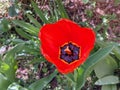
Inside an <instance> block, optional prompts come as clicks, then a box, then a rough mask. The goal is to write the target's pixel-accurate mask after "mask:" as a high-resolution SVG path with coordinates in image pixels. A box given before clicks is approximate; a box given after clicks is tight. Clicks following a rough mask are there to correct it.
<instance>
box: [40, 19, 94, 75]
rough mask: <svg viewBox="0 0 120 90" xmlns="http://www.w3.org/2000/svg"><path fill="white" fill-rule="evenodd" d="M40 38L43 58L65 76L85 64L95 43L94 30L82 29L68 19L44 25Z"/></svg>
mask: <svg viewBox="0 0 120 90" xmlns="http://www.w3.org/2000/svg"><path fill="white" fill-rule="evenodd" d="M39 38H40V40H41V52H42V54H43V56H44V57H45V58H46V60H48V61H49V62H51V63H53V64H54V65H55V66H56V67H57V69H58V71H59V72H61V73H63V74H67V73H70V72H73V70H74V69H76V68H77V67H78V66H80V65H81V64H83V63H84V62H85V61H86V59H87V57H88V56H89V54H90V51H91V50H92V49H93V47H94V43H95V33H94V31H93V30H92V29H90V28H84V27H80V26H79V25H77V24H76V23H74V22H72V21H70V20H68V19H61V20H59V21H58V22H56V23H53V24H46V25H44V26H43V27H42V28H41V29H40V32H39Z"/></svg>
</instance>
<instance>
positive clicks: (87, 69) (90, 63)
mask: <svg viewBox="0 0 120 90" xmlns="http://www.w3.org/2000/svg"><path fill="white" fill-rule="evenodd" d="M113 47H114V45H109V46H107V47H105V48H102V49H100V50H98V51H97V52H96V53H94V54H93V55H91V56H90V57H89V58H88V59H87V61H86V62H85V63H84V64H83V65H82V67H80V68H82V69H83V70H82V71H83V72H82V73H80V75H79V77H78V79H77V83H76V87H77V89H80V88H81V87H82V86H83V85H84V83H85V80H86V77H87V76H88V75H89V74H90V73H91V72H92V71H93V69H94V66H95V65H96V64H97V63H98V62H99V61H100V60H102V59H103V58H105V57H106V56H107V55H108V54H109V53H110V52H111V51H112V49H113Z"/></svg>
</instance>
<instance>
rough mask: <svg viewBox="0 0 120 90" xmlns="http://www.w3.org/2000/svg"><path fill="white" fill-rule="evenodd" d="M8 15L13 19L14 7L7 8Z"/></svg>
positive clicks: (14, 14)
mask: <svg viewBox="0 0 120 90" xmlns="http://www.w3.org/2000/svg"><path fill="white" fill-rule="evenodd" d="M8 14H9V15H10V16H11V17H14V16H16V15H17V13H16V10H15V5H12V6H10V7H9V9H8Z"/></svg>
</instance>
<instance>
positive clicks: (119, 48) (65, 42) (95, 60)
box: [0, 0, 120, 90]
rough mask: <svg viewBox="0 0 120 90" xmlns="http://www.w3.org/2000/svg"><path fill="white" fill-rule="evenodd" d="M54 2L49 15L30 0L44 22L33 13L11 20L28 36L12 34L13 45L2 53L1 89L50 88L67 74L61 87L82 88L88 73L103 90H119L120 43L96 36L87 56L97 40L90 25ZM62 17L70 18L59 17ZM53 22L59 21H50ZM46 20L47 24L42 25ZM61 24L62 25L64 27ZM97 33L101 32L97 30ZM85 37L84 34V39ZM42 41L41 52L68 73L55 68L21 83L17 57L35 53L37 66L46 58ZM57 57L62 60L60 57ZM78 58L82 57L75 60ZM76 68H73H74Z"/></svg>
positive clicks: (59, 2)
mask: <svg viewBox="0 0 120 90" xmlns="http://www.w3.org/2000/svg"><path fill="white" fill-rule="evenodd" d="M84 2H85V3H87V2H88V0H86V1H85V0H84ZM51 3H53V4H54V5H55V6H54V10H53V11H52V10H51V11H50V12H49V15H48V16H46V15H45V14H46V13H44V12H42V11H41V10H40V9H39V8H38V7H37V4H36V3H35V2H33V1H31V5H32V7H33V9H34V11H35V14H36V15H37V16H38V17H39V18H40V20H41V22H38V20H36V19H35V18H34V17H33V13H32V14H29V13H27V14H26V13H25V14H26V16H27V18H28V19H29V21H30V22H26V21H24V20H22V21H21V20H12V23H13V26H14V28H15V31H16V32H17V34H19V36H20V37H22V38H24V39H25V40H23V39H21V38H19V37H15V38H12V39H11V42H12V45H13V48H12V49H11V50H10V51H8V52H7V53H5V54H4V55H1V56H0V77H1V78H0V89H1V90H11V89H12V90H21V89H22V90H43V89H49V88H50V87H49V84H50V82H52V80H53V79H54V78H55V77H57V82H59V81H60V80H58V79H61V78H60V77H64V78H62V81H60V82H59V86H61V87H60V89H67V90H80V89H82V87H83V86H84V85H85V82H86V79H87V78H88V77H89V78H90V79H91V81H90V82H91V84H92V85H93V87H94V86H95V85H100V86H101V89H102V90H117V88H118V87H117V86H118V84H119V83H120V78H119V77H120V74H119V70H120V56H119V55H120V45H119V44H118V43H113V42H104V41H101V40H100V38H98V37H97V38H96V43H95V47H94V49H93V50H92V52H91V54H90V56H89V57H88V55H89V53H90V51H91V49H92V48H93V46H94V42H95V35H94V32H93V31H92V30H91V29H89V28H83V27H80V26H79V25H77V24H75V23H74V22H72V21H70V20H68V18H69V17H68V15H67V13H66V11H65V9H64V7H63V5H62V1H61V0H56V1H53V2H51ZM51 3H50V5H51ZM51 6H52V5H51ZM60 18H67V19H62V20H60V21H58V20H59V19H60ZM56 21H58V22H56ZM53 22H56V23H54V24H50V23H53ZM68 23H69V24H68ZM44 24H46V25H45V26H43V27H42V28H41V26H42V25H44ZM88 26H89V25H88ZM60 27H62V30H61V29H60ZM69 27H70V28H69ZM39 28H41V31H40V34H41V35H39V36H40V40H41V43H39V39H38V33H39ZM60 30H61V31H60ZM68 31H69V32H68ZM88 32H89V33H88ZM81 33H83V34H81ZM69 35H70V37H69ZM96 36H98V33H96ZM83 38H85V40H84V39H83ZM69 41H70V42H69ZM82 42H83V43H82ZM40 45H41V50H42V52H41V53H42V54H43V55H44V56H45V58H46V59H47V60H48V61H50V62H52V63H53V64H55V65H56V67H57V68H58V70H59V71H60V72H62V73H66V74H65V75H61V74H58V72H57V71H56V70H52V74H50V75H48V76H45V77H43V78H41V79H39V80H36V81H34V82H32V83H29V84H28V85H22V84H21V82H20V81H19V79H16V78H15V71H16V69H17V68H18V67H17V62H16V59H17V58H18V57H19V56H20V55H21V57H27V55H29V56H33V58H32V59H33V60H32V61H31V62H30V64H33V65H34V67H36V66H35V64H36V63H37V64H38V63H42V62H45V59H44V58H43V57H42V55H41V53H40V52H39V46H40ZM60 47H61V48H60ZM72 48H75V49H72ZM52 50H53V51H52ZM51 52H54V53H51ZM54 54H55V55H54ZM64 54H65V55H64ZM74 54H75V55H74ZM79 55H80V56H79ZM70 56H71V57H70ZM58 57H60V58H62V59H63V60H59V59H58ZM87 57H88V58H87ZM73 58H75V59H73ZM76 58H77V59H79V58H80V59H79V60H76ZM82 58H83V59H82ZM86 58H87V60H86ZM80 60H81V61H80ZM58 61H59V62H58ZM45 63H47V62H45ZM69 64H70V65H69ZM79 65H80V66H79ZM51 66H52V65H51ZM69 66H70V67H69ZM78 66H79V67H78ZM73 70H74V72H72V71H73ZM70 72H72V73H70ZM30 79H31V78H30ZM63 82H64V83H63ZM87 82H88V81H87ZM56 88H57V87H56Z"/></svg>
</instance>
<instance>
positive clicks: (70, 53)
mask: <svg viewBox="0 0 120 90" xmlns="http://www.w3.org/2000/svg"><path fill="white" fill-rule="evenodd" d="M79 56H80V47H79V46H77V45H76V44H74V43H72V42H69V43H68V44H64V45H63V46H62V47H61V48H60V59H61V60H63V61H65V62H66V63H68V64H70V63H72V62H74V61H76V60H78V59H79V58H80V57H79Z"/></svg>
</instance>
